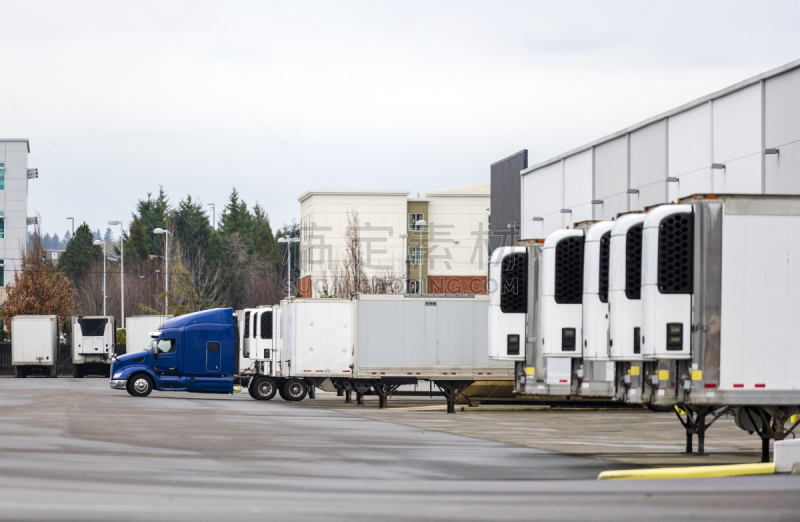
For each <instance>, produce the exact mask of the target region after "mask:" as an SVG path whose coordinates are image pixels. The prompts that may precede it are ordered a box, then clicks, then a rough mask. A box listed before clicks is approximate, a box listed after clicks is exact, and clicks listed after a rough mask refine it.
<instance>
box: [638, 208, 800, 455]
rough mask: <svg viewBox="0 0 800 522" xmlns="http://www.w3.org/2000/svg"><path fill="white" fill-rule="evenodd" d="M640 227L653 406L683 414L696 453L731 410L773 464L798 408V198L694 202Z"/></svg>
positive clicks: (657, 214) (656, 212)
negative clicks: (773, 452) (773, 445)
mask: <svg viewBox="0 0 800 522" xmlns="http://www.w3.org/2000/svg"><path fill="white" fill-rule="evenodd" d="M643 230H644V235H643V244H642V246H643V266H642V304H643V316H642V318H643V320H642V339H641V343H642V348H643V351H644V350H645V349H646V350H647V352H648V353H652V354H654V357H655V359H656V362H654V363H653V364H651V365H647V364H646V365H645V370H646V373H647V375H646V379H645V383H646V385H648V386H649V388H650V394H651V396H652V400H653V401H654V402H656V403H657V404H662V405H673V404H677V405H679V407H680V408H681V409H682V410H683V411H684V412H686V414H685V415H684V416H682V417H681V421H682V422H683V424H684V426H685V427H686V433H687V451H691V437H692V434H697V435H698V443H699V444H698V446H699V450H700V452H702V451H703V447H702V442H703V436H704V432H705V430H706V429H707V428H708V426H709V425H710V424H711V423H713V422H714V420H716V419H717V418H719V416H720V415H722V414H723V413H725V412H726V411H732V412H733V413H734V415H735V420H736V423H737V425H738V426H739V427H740V428H742V429H744V430H747V431H749V432H751V433H753V432H756V433H758V434H759V435H760V436H761V438H762V459H763V460H765V461H768V460H769V441H770V439H775V440H781V439H783V438H785V437H786V436H788V435H789V434H790V433H792V432H793V430H794V429H795V427H796V426H797V424H798V423H797V422H795V423H790V422H789V419H790V418H791V417H792V416H793V415H795V414H797V413H799V412H800V408H799V406H800V374H798V371H797V369H798V368H800V350H798V349H797V346H796V345H795V339H794V337H793V335H792V333H793V326H794V325H796V324H797V322H798V319H800V196H770V195H706V196H692V197H688V198H685V199H683V200H681V201H680V203H679V204H675V205H664V206H660V207H656V208H653V209H651V210H650V211H649V212H648V214H647V219H646V220H645V221H644V229H643ZM707 418H708V419H710V422H707ZM787 424H788V425H787Z"/></svg>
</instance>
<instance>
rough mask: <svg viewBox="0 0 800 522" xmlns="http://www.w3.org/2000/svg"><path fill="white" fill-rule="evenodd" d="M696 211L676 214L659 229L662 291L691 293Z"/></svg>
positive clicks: (662, 222)
mask: <svg viewBox="0 0 800 522" xmlns="http://www.w3.org/2000/svg"><path fill="white" fill-rule="evenodd" d="M693 226H694V219H693V217H692V214H673V215H671V216H669V217H667V218H664V220H663V221H661V225H659V229H658V291H659V292H661V293H662V294H691V293H692V275H693V272H694V271H693V267H692V264H693V253H694V231H693V230H692V228H693Z"/></svg>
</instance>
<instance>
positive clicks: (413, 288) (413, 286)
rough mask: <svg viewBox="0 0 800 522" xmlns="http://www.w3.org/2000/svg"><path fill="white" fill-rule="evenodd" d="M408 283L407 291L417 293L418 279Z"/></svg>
mask: <svg viewBox="0 0 800 522" xmlns="http://www.w3.org/2000/svg"><path fill="white" fill-rule="evenodd" d="M410 283H411V284H410V285H409V286H410V287H409V289H408V293H409V294H418V293H419V281H411V282H410Z"/></svg>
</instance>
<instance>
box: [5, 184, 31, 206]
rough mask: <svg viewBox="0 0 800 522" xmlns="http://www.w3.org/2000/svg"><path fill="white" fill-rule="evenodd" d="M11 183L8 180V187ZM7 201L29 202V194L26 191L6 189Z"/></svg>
mask: <svg viewBox="0 0 800 522" xmlns="http://www.w3.org/2000/svg"><path fill="white" fill-rule="evenodd" d="M8 185H9V183H8V180H6V187H8ZM5 192H6V201H27V199H28V193H27V192H26V191H25V190H8V189H6V191H5Z"/></svg>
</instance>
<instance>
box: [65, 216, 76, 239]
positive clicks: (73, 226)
mask: <svg viewBox="0 0 800 522" xmlns="http://www.w3.org/2000/svg"><path fill="white" fill-rule="evenodd" d="M67 219H69V220H70V221H72V237H75V218H74V217H71V218H67Z"/></svg>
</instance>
